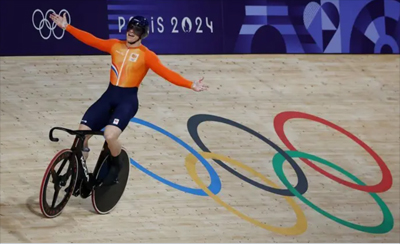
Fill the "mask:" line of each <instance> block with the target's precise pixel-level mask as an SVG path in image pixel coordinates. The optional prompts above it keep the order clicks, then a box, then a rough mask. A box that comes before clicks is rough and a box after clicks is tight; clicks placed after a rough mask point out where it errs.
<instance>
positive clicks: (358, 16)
mask: <svg viewBox="0 0 400 244" xmlns="http://www.w3.org/2000/svg"><path fill="white" fill-rule="evenodd" d="M51 10H54V11H55V12H56V13H60V11H63V10H64V11H63V12H68V14H69V16H70V20H71V24H72V25H74V26H75V27H77V28H80V29H83V30H85V31H88V32H90V33H92V34H94V35H96V36H98V37H100V38H118V39H125V34H124V32H125V27H126V23H127V22H128V21H129V18H130V17H131V16H134V15H144V16H146V17H147V18H148V19H149V20H150V23H151V31H150V36H149V37H148V38H147V39H146V40H145V41H144V42H143V43H144V44H145V45H146V46H147V47H149V48H150V49H152V50H154V51H155V52H156V53H158V54H226V53H228V54H231V53H399V46H400V0H151V1H148V0H80V1H78V0H59V1H54V0H36V1H27V0H2V1H1V2H0V18H1V21H0V29H1V32H0V38H1V39H0V55H2V56H4V55H72V54H73V55H78V54H102V53H101V52H100V51H98V50H95V49H94V48H91V47H87V46H86V45H84V44H82V43H80V42H78V41H77V40H75V39H74V38H73V37H72V36H71V35H69V34H68V33H65V34H63V31H62V30H61V29H59V28H55V29H54V27H55V26H54V25H53V24H52V22H51V20H50V19H49V14H50V12H51ZM46 13H47V14H46ZM89 13H91V14H89ZM46 19H47V20H49V21H47V20H46ZM53 29H54V30H53Z"/></svg>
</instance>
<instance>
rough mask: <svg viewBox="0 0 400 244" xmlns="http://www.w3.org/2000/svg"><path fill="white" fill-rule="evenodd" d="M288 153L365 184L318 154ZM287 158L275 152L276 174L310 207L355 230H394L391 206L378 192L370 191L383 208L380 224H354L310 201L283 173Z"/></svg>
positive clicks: (273, 161)
mask: <svg viewBox="0 0 400 244" xmlns="http://www.w3.org/2000/svg"><path fill="white" fill-rule="evenodd" d="M286 153H287V154H288V155H289V156H290V157H295V158H306V159H310V160H313V161H316V162H319V163H322V164H325V165H326V166H329V167H331V168H333V169H335V170H337V171H339V172H340V173H342V174H344V175H346V176H347V177H349V178H350V179H352V180H353V181H354V182H356V183H357V184H359V185H365V183H364V182H362V181H361V180H359V179H358V178H357V177H355V176H354V175H352V174H350V173H349V172H347V171H346V170H344V169H342V168H340V167H339V166H337V165H335V164H333V163H331V162H328V161H326V160H325V159H322V158H319V157H317V156H314V155H311V154H307V153H304V152H298V151H286ZM285 160H286V159H285V158H284V157H283V156H282V155H281V154H279V153H277V154H275V156H274V158H273V159H272V163H273V166H274V170H275V172H276V174H277V175H278V177H279V179H280V180H281V181H282V183H283V184H284V185H285V186H286V187H287V188H288V189H289V191H290V192H292V193H293V194H294V195H295V196H296V197H298V198H299V199H300V200H301V201H302V202H304V203H305V204H307V205H308V206H309V207H311V208H313V209H314V210H315V211H317V212H318V213H320V214H322V215H324V216H325V217H327V218H329V219H331V220H333V221H336V222H337V223H339V224H342V225H344V226H347V227H349V228H352V229H355V230H359V231H363V232H367V233H373V234H383V233H387V232H389V231H390V230H392V228H393V216H392V213H391V212H390V210H389V208H388V207H387V206H386V204H385V203H384V202H383V200H382V199H381V198H380V197H379V196H378V195H377V194H376V193H369V194H370V195H371V196H372V198H374V200H375V201H376V202H377V203H378V205H379V207H380V208H381V210H382V213H383V221H382V223H381V224H380V225H377V226H362V225H358V224H353V223H350V222H348V221H345V220H343V219H340V218H338V217H335V216H333V215H332V214H330V213H328V212H326V211H324V210H322V209H321V208H319V207H318V206H316V205H315V204H313V203H312V202H310V201H309V200H308V199H306V198H305V197H304V196H303V195H301V194H300V193H299V192H298V191H297V190H296V189H295V188H294V187H293V186H292V185H291V184H290V182H289V181H288V179H287V178H286V176H285V174H284V173H283V167H282V166H283V163H284V162H285Z"/></svg>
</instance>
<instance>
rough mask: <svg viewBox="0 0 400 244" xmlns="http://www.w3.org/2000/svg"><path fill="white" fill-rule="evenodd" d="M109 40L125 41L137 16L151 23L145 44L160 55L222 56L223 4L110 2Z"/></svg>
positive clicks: (203, 0) (212, 0) (213, 0)
mask: <svg viewBox="0 0 400 244" xmlns="http://www.w3.org/2000/svg"><path fill="white" fill-rule="evenodd" d="M107 12H108V15H107V17H108V24H109V25H108V26H109V37H110V38H117V39H125V36H126V25H127V23H128V22H129V20H130V18H132V17H133V16H134V15H143V16H144V17H146V18H147V19H148V20H149V22H150V37H149V38H148V39H146V40H145V43H146V45H147V46H148V47H150V48H151V49H152V50H153V51H155V52H158V53H164V54H169V53H174V54H175V53H181V54H189V53H191V54H201V53H211V54H218V53H221V52H222V51H223V38H224V36H223V22H222V5H221V1H220V0H190V1H187V0H152V1H148V0H132V1H129V0H125V1H121V0H108V1H107Z"/></svg>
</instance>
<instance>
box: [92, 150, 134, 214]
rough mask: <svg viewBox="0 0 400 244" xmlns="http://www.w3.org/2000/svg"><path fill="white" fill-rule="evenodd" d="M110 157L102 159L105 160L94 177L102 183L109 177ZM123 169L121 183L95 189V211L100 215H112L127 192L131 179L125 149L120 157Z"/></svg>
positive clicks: (93, 194)
mask: <svg viewBox="0 0 400 244" xmlns="http://www.w3.org/2000/svg"><path fill="white" fill-rule="evenodd" d="M108 157H109V155H108V156H105V157H104V158H102V159H103V160H102V161H101V163H100V164H99V167H98V169H97V170H96V172H95V174H94V176H95V177H96V179H97V181H102V180H103V179H104V177H106V176H107V174H108V171H109V160H108ZM120 159H121V163H122V168H121V171H120V172H119V175H118V180H119V183H117V184H115V185H112V186H104V185H100V186H98V187H95V188H94V190H93V193H92V204H93V208H94V210H95V211H96V212H97V213H98V214H108V213H110V212H111V211H112V210H113V209H114V208H115V207H116V206H117V204H118V202H119V200H120V199H121V197H122V194H123V193H124V191H125V187H126V185H127V183H128V178H129V170H130V163H129V156H128V153H127V152H126V151H125V149H124V148H122V150H121V155H120Z"/></svg>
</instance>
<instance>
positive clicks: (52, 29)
mask: <svg viewBox="0 0 400 244" xmlns="http://www.w3.org/2000/svg"><path fill="white" fill-rule="evenodd" d="M36 13H39V14H40V15H41V16H42V20H40V22H39V23H38V25H36V23H35V15H36ZM51 13H54V14H55V13H56V12H55V11H54V10H53V9H49V10H47V12H46V14H43V12H42V11H41V10H40V9H36V10H35V11H33V14H32V24H33V27H34V28H35V29H36V30H38V31H39V33H40V36H41V37H42V38H43V39H44V40H48V39H49V38H50V36H51V35H52V34H53V36H54V37H55V38H56V39H57V40H61V39H62V38H63V37H64V34H65V30H64V29H62V34H61V36H57V35H56V33H55V29H56V28H57V24H56V23H54V22H53V23H50V21H49V20H48V17H49V16H50V14H51ZM63 13H66V14H67V16H68V17H67V23H68V24H70V23H71V15H70V14H69V12H68V11H67V10H65V9H63V10H61V11H60V13H59V15H60V16H62V15H63ZM45 25H46V27H47V28H48V29H49V30H50V32H49V35H48V36H44V35H43V33H42V30H43V28H44V26H45Z"/></svg>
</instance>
